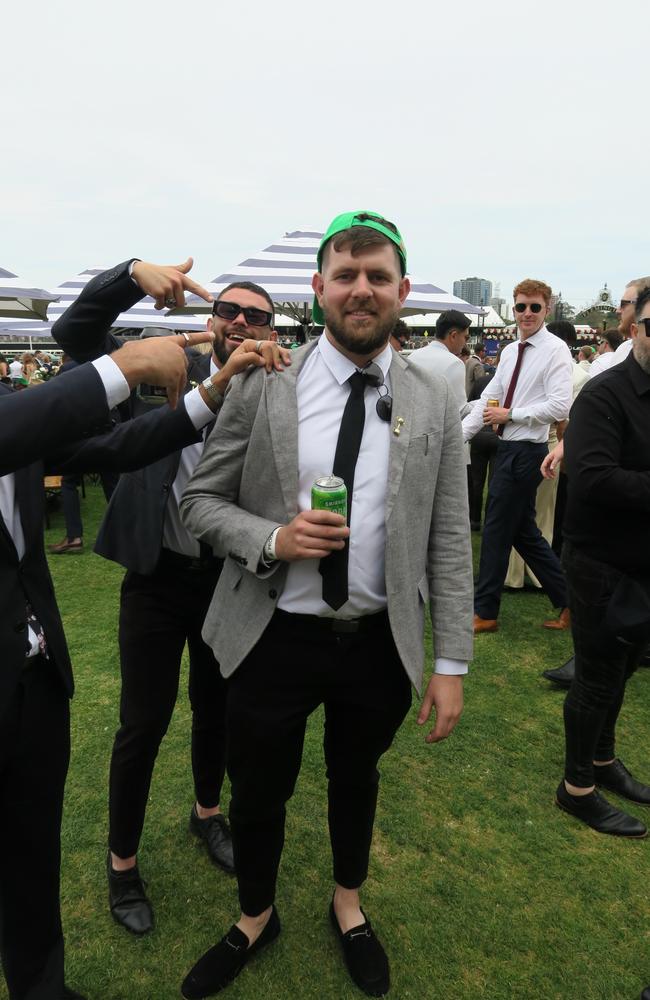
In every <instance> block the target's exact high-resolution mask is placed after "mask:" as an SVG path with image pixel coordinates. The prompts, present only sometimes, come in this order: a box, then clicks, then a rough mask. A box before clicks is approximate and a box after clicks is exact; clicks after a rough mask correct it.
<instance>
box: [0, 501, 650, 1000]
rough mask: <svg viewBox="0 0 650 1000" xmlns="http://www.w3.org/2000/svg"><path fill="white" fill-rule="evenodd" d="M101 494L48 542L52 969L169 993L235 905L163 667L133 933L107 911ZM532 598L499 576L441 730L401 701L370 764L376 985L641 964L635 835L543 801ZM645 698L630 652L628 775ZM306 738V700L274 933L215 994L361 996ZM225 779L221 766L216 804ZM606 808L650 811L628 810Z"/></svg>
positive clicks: (426, 991) (548, 691)
mask: <svg viewBox="0 0 650 1000" xmlns="http://www.w3.org/2000/svg"><path fill="white" fill-rule="evenodd" d="M103 506H104V505H103V499H102V498H101V496H100V494H99V492H98V491H97V490H95V489H93V488H91V489H89V491H88V497H87V500H86V501H84V502H83V513H84V522H85V528H86V541H87V551H86V552H85V553H84V554H83V555H81V556H73V557H68V556H64V557H54V558H53V559H52V569H53V574H54V578H55V583H56V589H57V594H58V598H59V603H60V605H61V608H62V611H63V616H64V620H65V624H66V630H67V634H68V639H69V642H70V648H71V651H72V655H73V660H74V663H75V670H76V677H77V695H76V697H75V700H74V702H73V716H72V725H73V752H72V764H71V769H70V776H69V779H68V787H67V798H66V810H65V820H64V830H63V886H62V892H63V912H64V919H65V928H66V941H67V955H68V959H67V969H68V981H69V982H70V984H71V985H74V986H75V987H76V988H78V989H81V990H83V992H85V993H86V994H87V995H88V997H89V1000H171V998H176V997H178V996H179V984H180V982H181V980H182V978H183V976H184V975H185V973H186V972H187V970H188V968H189V967H190V966H191V965H192V964H193V962H194V961H195V960H196V958H197V957H198V956H199V955H200V954H201V953H202V952H203V951H204V950H205V949H206V948H207V947H209V946H210V945H211V944H213V943H214V941H215V940H216V939H217V938H218V937H219V936H220V935H221V934H222V933H223V931H224V930H225V929H226V928H227V926H228V925H229V924H230V923H231V922H232V920H233V919H234V917H235V916H236V914H237V894H236V887H235V883H234V880H232V879H230V878H228V877H227V876H226V875H224V874H222V873H221V872H220V871H218V870H215V869H214V868H213V867H212V866H211V865H210V863H209V862H208V860H207V857H206V856H205V855H204V854H203V852H202V851H201V850H200V849H199V848H198V847H197V845H196V843H195V841H194V839H193V838H192V837H191V836H190V834H189V832H188V819H189V812H190V808H191V804H192V783H191V774H190V763H189V726H190V712H189V706H188V702H187V695H186V690H185V689H186V684H187V675H186V672H185V673H184V678H183V682H182V684H181V694H180V696H179V702H178V705H177V709H176V712H175V715H174V719H173V720H172V724H171V726H170V730H169V733H168V734H167V738H166V739H165V741H164V743H163V746H162V749H161V753H160V756H159V759H158V763H157V767H156V772H155V775H154V782H153V785H152V789H151V801H150V803H149V809H148V813H147V821H146V827H145V833H144V837H143V842H142V845H141V851H140V865H141V870H142V873H143V875H144V877H145V879H147V881H148V882H149V889H150V893H151V897H152V900H153V903H154V907H155V913H156V921H157V924H156V929H155V931H154V933H153V934H152V935H150V936H149V937H147V938H145V939H142V940H137V939H134V938H132V937H129V936H128V935H127V934H126V932H124V931H123V930H122V929H121V928H119V927H118V926H117V925H115V924H114V922H113V921H112V919H111V917H110V915H109V912H108V906H107V889H106V876H105V858H106V837H107V833H106V830H107V780H108V761H109V755H110V750H111V745H112V740H113V735H114V732H115V729H116V726H117V718H118V699H119V660H118V654H117V643H116V634H117V605H118V594H119V586H120V581H121V577H122V571H121V570H120V569H119V567H117V566H114V565H113V564H111V563H108V562H106V561H105V560H102V559H100V558H99V557H98V556H95V555H93V554H91V552H90V544H89V543H90V542H91V541H92V539H93V537H94V534H95V532H96V528H97V524H98V520H99V517H100V516H101V513H102V511H103ZM62 534H63V529H62V518H61V515H60V514H54V515H53V517H52V527H51V529H50V531H49V532H48V536H49V537H48V540H49V541H56V540H58V539H59V538H60V537H61V536H62ZM549 611H550V608H549V605H548V601H547V600H546V598H545V597H544V596H542V595H539V594H536V593H529V592H525V593H519V594H506V595H505V597H504V601H503V610H502V615H501V628H500V631H499V632H497V633H496V634H495V635H486V636H481V637H479V638H478V639H477V642H476V657H475V660H474V664H473V666H472V670H471V674H470V677H469V678H468V680H467V683H466V708H465V714H464V716H463V719H462V721H461V723H460V725H459V727H458V729H457V730H456V732H455V733H454V734H453V735H452V737H451V738H450V739H449V740H447V741H446V742H445V743H443V744H440V745H438V746H435V747H429V746H426V745H425V744H424V742H423V736H424V732H423V731H422V730H421V729H419V728H418V727H417V726H416V725H415V716H416V711H417V699H415V698H414V703H413V709H412V711H411V713H410V716H409V718H408V719H407V720H406V722H405V723H404V725H403V727H402V729H401V730H400V732H399V734H398V736H397V738H396V740H395V744H394V746H393V748H392V750H391V752H390V753H389V754H388V755H387V756H386V757H385V758H384V760H383V762H382V764H381V771H382V789H381V795H380V803H379V809H378V815H377V822H376V835H375V848H374V852H373V858H372V862H371V869H370V878H369V881H368V885H367V888H366V891H365V894H364V902H365V905H366V909H367V911H368V913H369V914H370V916H371V918H372V919H373V921H374V923H375V925H376V927H377V929H378V931H379V932H380V934H381V936H382V939H383V940H384V942H385V944H386V947H387V949H388V951H389V954H390V957H391V962H392V975H393V987H392V991H391V996H393V997H395V998H396V1000H476V998H486V1000H487V998H489V1000H515V998H521V1000H524V998H526V1000H529V998H530V997H543V998H544V1000H638V996H639V994H640V992H641V989H642V988H643V987H644V986H645V985H647V984H648V983H650V930H649V928H650V922H649V919H648V918H649V916H650V913H649V910H650V908H649V906H648V876H649V872H650V841H645V842H644V841H635V842H630V843H626V842H620V841H618V840H615V839H613V838H612V839H610V838H607V837H602V836H599V835H598V834H595V833H593V832H592V831H590V830H588V829H586V828H583V827H581V826H580V825H579V824H578V823H577V822H575V821H573V820H572V819H571V818H570V817H568V816H566V815H564V814H563V813H561V812H560V811H559V810H558V809H557V808H556V807H555V806H554V804H553V800H554V791H555V787H556V785H557V783H558V781H559V779H560V776H561V773H562V762H563V726H562V702H563V695H562V693H561V692H559V691H556V690H553V689H552V688H551V687H550V685H548V684H547V682H546V681H544V680H543V679H542V678H541V676H540V674H541V671H542V670H543V669H545V668H546V667H548V666H556V665H559V664H560V663H562V662H563V661H564V660H565V659H566V658H567V657H568V655H570V639H569V638H568V637H567V636H566V635H563V634H557V635H556V634H548V633H546V632H544V630H543V629H542V628H541V622H542V621H543V620H544V618H545V617H547V616H548V613H549ZM233 624H234V625H235V623H233ZM649 695H650V671H647V670H640V671H639V672H638V673H637V675H636V676H635V677H634V678H633V680H632V681H631V683H630V686H629V692H628V697H627V701H626V705H625V707H624V710H623V716H622V718H621V723H620V727H619V748H620V753H621V756H622V757H623V759H624V760H625V762H626V764H627V765H628V766H629V767H630V769H631V770H632V771H633V772H634V773H637V774H638V775H639V776H641V777H645V778H647V779H649V780H650V761H648V753H647V739H646V734H647V732H648V728H649V724H650V706H649V702H648V699H649ZM321 744H322V716H321V713H319V712H317V713H315V714H314V717H313V718H312V719H311V720H310V725H309V727H308V732H307V738H306V743H305V756H304V763H303V770H302V774H301V777H300V780H299V782H298V787H297V790H296V794H295V796H294V798H293V800H292V802H291V803H290V806H289V817H288V824H287V841H286V847H285V854H284V860H283V866H282V870H281V874H280V883H279V893H278V910H279V913H280V916H281V919H282V922H283V934H282V935H281V937H280V939H279V940H278V942H277V944H276V945H274V946H273V948H272V949H271V950H269V951H268V952H267V953H265V954H263V955H262V956H261V957H260V959H259V960H256V962H255V964H254V965H253V966H251V968H249V969H247V970H245V971H244V973H243V974H242V975H241V977H240V978H239V979H238V980H237V982H236V983H235V984H233V986H232V987H231V988H230V989H229V990H228V992H227V993H226V994H224V995H225V996H228V997H230V998H232V1000H253V998H255V1000H257V998H261V997H268V998H272V1000H276V998H278V1000H284V998H300V1000H311V998H314V1000H316V998H318V1000H353V998H358V997H359V996H360V995H361V994H359V993H358V991H357V990H356V989H355V988H354V987H353V986H352V985H351V984H350V982H349V980H348V979H347V976H346V975H345V973H344V972H343V969H342V965H341V961H340V958H339V955H338V950H337V949H338V945H337V942H336V941H335V940H334V938H333V935H332V933H331V931H330V929H329V925H328V921H327V908H328V905H329V898H330V892H331V864H330V857H329V841H328V836H327V829H326V808H325V782H324V774H323V765H322V746H321ZM227 791H228V790H227V783H226V794H225V796H224V804H225V805H227ZM626 808H629V811H630V812H633V813H634V814H635V815H638V816H640V817H642V818H643V817H645V818H646V819H650V810H646V811H644V809H643V807H641V806H634V805H631V804H630V805H629V806H627V807H626ZM5 996H6V994H5V993H3V992H2V988H0V997H2V998H3V1000H4V998H5Z"/></svg>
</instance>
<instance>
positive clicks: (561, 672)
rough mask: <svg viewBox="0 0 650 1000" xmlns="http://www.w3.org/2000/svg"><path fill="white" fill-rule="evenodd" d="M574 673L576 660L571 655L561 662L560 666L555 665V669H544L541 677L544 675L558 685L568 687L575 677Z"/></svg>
mask: <svg viewBox="0 0 650 1000" xmlns="http://www.w3.org/2000/svg"><path fill="white" fill-rule="evenodd" d="M575 673H576V661H575V660H574V658H573V657H571V659H570V660H567V661H566V663H563V664H562V666H561V667H556V669H555V670H545V671H544V673H543V674H542V677H546V679H547V680H548V681H553V683H554V684H557V685H558V686H559V687H563V688H570V687H571V682H572V680H573V678H574V677H575Z"/></svg>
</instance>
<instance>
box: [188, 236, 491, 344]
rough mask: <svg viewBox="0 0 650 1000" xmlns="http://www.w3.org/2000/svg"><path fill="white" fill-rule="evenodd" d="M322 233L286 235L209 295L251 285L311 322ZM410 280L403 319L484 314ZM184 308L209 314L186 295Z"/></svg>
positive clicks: (213, 287)
mask: <svg viewBox="0 0 650 1000" xmlns="http://www.w3.org/2000/svg"><path fill="white" fill-rule="evenodd" d="M322 237H323V234H322V233H319V232H317V231H316V230H315V229H300V230H296V231H295V232H292V233H286V234H285V235H284V236H283V237H282V239H280V240H277V242H275V243H272V244H271V245H270V246H268V247H266V248H265V249H264V250H260V251H258V252H257V253H255V254H253V256H252V257H247V258H246V260H243V261H242V262H241V264H238V265H237V267H233V268H232V270H230V271H228V272H226V273H225V274H220V275H219V276H218V277H216V278H215V279H214V281H211V282H210V283H209V284H207V285H205V286H204V287H205V288H207V290H208V291H209V292H211V293H212V294H213V295H215V296H216V295H217V294H218V293H219V292H221V291H223V289H224V288H225V287H226V285H229V284H230V283H231V282H232V281H254V282H256V283H257V284H258V285H261V286H262V288H265V289H266V291H267V292H268V293H269V295H270V296H271V298H272V299H273V303H274V305H275V308H276V310H277V311H278V312H281V313H285V314H286V315H288V316H292V317H293V318H294V319H297V320H298V321H299V322H302V323H305V324H307V323H309V322H310V316H311V304H312V301H313V297H314V293H313V292H312V288H311V279H312V276H313V274H314V272H315V271H316V270H317V269H318V268H317V263H316V254H317V252H318V247H319V244H320V241H321V239H322ZM410 278H411V292H410V295H409V296H408V298H407V300H406V303H405V305H404V308H403V309H402V315H403V316H409V315H413V314H416V313H429V312H433V313H440V312H444V310H445V309H459V310H460V311H461V312H464V313H468V312H469V313H474V314H476V313H478V314H479V315H480V314H482V312H483V310H482V309H481V308H480V306H473V305H471V303H469V302H464V301H463V299H459V298H456V296H455V295H451V294H450V293H449V292H445V291H444V290H443V289H442V288H438V286H437V285H432V284H430V283H429V282H426V281H422V280H420V279H419V278H414V277H413V276H412V275H411V276H410ZM184 310H187V311H190V310H191V311H192V312H195V313H201V312H208V311H210V306H209V304H208V303H207V302H204V301H203V299H201V298H199V296H198V295H189V296H188V298H187V302H186V305H185V307H184ZM184 310H183V309H177V310H174V311H173V315H182V314H183V312H184Z"/></svg>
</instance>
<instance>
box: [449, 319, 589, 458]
mask: <svg viewBox="0 0 650 1000" xmlns="http://www.w3.org/2000/svg"><path fill="white" fill-rule="evenodd" d="M526 342H527V344H528V345H529V346H528V347H527V348H526V350H525V351H524V356H523V359H522V363H521V368H520V370H519V378H518V380H517V386H516V388H515V392H514V396H513V399H512V410H511V419H510V420H509V421H508V423H507V424H505V425H504V430H503V440H504V441H531V442H534V443H538V444H544V443H546V442H547V441H548V432H549V427H550V425H551V424H552V423H555V421H557V420H566V419H567V417H568V416H569V409H570V407H571V400H572V397H573V360H572V358H571V352H570V351H569V348H568V347H567V345H566V344H565V343H564V341H563V340H560V338H559V337H556V336H554V334H552V333H549V331H548V330H547V329H546V327H545V326H542V328H541V329H540V330H538V331H537V333H535V334H533V335H532V337H528V339H527V341H526ZM518 345H519V341H518V340H517V341H515V342H514V343H513V344H508V346H507V347H506V349H505V350H504V352H503V354H502V355H501V360H500V361H499V366H498V368H497V370H496V374H495V376H494V378H493V379H492V381H491V382H490V384H489V385H488V386H486V388H485V389H484V390H483V392H482V393H481V398H480V401H479V403H480V405H477V406H475V407H474V409H473V410H472V411H471V413H469V414H468V415H467V416H466V417H465V419H464V420H463V437H464V439H465V441H469V439H470V438H473V437H474V435H475V434H476V433H477V432H478V431H479V430H480V429H481V428H482V427H483V410H484V408H485V405H486V403H487V400H488V399H498V400H499V403H500V405H501V406H503V405H504V402H505V398H506V394H507V392H508V386H509V385H510V379H511V377H512V374H513V372H514V369H515V365H516V363H517V355H518V352H519V348H518Z"/></svg>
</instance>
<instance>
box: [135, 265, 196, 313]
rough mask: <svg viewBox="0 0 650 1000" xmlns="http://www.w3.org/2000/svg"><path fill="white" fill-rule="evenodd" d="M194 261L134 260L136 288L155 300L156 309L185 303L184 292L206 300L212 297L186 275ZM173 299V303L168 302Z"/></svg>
mask: <svg viewBox="0 0 650 1000" xmlns="http://www.w3.org/2000/svg"><path fill="white" fill-rule="evenodd" d="M193 263H194V261H193V260H192V258H191V257H188V258H187V260H186V261H184V263H182V264H170V265H166V264H149V263H147V261H146V260H136V262H135V264H134V265H133V270H132V271H131V277H132V278H133V279H134V281H135V283H136V284H137V286H138V288H140V289H141V291H143V292H144V293H145V295H150V296H151V297H152V299H155V300H156V309H164V308H165V307H167V308H174V307H175V306H184V305H185V292H194V294H195V295H199V296H200V297H201V298H202V299H205V301H206V302H212V301H213V297H212V295H210V293H209V292H208V291H206V290H205V288H203V286H202V285H199V284H198V283H197V282H196V281H192V279H191V278H188V277H187V272H188V271H190V270H191V269H192V265H193ZM172 299H173V300H174V302H173V304H172V305H171V306H170V303H171V302H172Z"/></svg>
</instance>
